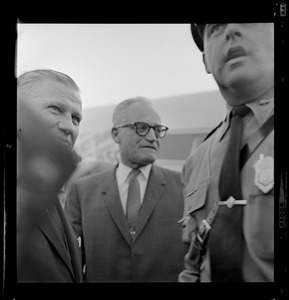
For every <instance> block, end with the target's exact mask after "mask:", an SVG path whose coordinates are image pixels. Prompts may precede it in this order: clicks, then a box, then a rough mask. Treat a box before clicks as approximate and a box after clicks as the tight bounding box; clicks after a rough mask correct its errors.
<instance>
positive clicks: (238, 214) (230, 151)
mask: <svg viewBox="0 0 289 300" xmlns="http://www.w3.org/2000/svg"><path fill="white" fill-rule="evenodd" d="M249 111H250V108H248V107H247V106H245V105H242V106H239V107H236V108H234V109H233V110H232V119H231V125H230V138H229V144H228V148H227V152H226V155H225V158H224V161H223V167H222V170H221V175H220V181H219V193H220V200H221V201H226V200H228V198H229V197H233V198H234V199H235V200H242V199H243V198H242V191H241V182H240V150H241V142H242V118H243V117H244V116H245V115H246V114H247V113H248V112H249ZM242 213H243V207H242V205H234V206H233V207H231V208H229V207H228V206H226V205H220V206H219V208H218V213H217V216H216V218H215V220H214V223H213V225H212V230H211V233H210V239H209V244H210V245H209V247H210V256H211V277H212V281H216V282H228V281H231V282H237V281H238V282H240V281H243V276H242V253H243V233H242Z"/></svg>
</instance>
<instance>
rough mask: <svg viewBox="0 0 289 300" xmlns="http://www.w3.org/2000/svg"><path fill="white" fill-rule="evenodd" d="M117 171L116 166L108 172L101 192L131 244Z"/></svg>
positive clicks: (110, 211) (119, 227) (114, 218)
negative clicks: (118, 185) (120, 195)
mask: <svg viewBox="0 0 289 300" xmlns="http://www.w3.org/2000/svg"><path fill="white" fill-rule="evenodd" d="M115 171H116V168H114V169H112V170H111V171H110V172H109V173H108V175H107V177H105V178H104V180H103V183H102V184H101V186H102V187H103V188H102V191H101V193H102V196H103V202H104V205H105V206H106V207H107V209H108V211H109V213H110V214H111V216H112V218H113V220H114V222H115V223H116V225H117V227H118V229H119V230H120V232H121V233H122V235H123V236H124V238H125V239H126V241H127V242H128V244H129V245H130V244H131V235H130V233H129V228H128V224H127V221H126V218H125V215H124V212H123V208H122V205H121V200H120V197H119V191H118V187H117V181H116V177H115Z"/></svg>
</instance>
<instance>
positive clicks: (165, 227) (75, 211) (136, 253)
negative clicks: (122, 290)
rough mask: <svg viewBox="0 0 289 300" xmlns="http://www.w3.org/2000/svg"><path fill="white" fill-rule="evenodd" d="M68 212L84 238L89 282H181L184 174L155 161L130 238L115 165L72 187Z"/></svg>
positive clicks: (71, 220)
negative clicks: (136, 223) (178, 279)
mask: <svg viewBox="0 0 289 300" xmlns="http://www.w3.org/2000/svg"><path fill="white" fill-rule="evenodd" d="M65 209H66V213H67V215H68V219H69V220H70V222H71V224H72V226H73V228H74V230H75V231H76V233H77V234H78V235H81V236H83V240H84V247H85V257H86V265H87V277H86V280H87V281H88V282H97V281H177V278H178V273H179V272H180V271H181V270H182V269H183V258H184V254H185V252H186V250H187V249H186V248H185V246H184V244H183V243H182V240H181V226H180V224H178V223H177V221H178V220H180V219H181V217H182V214H183V196H182V184H181V182H180V174H179V173H177V172H175V171H171V170H167V169H164V168H160V167H157V166H155V165H153V167H152V169H151V173H150V176H149V180H148V184H147V188H146V192H145V196H144V200H143V204H142V206H141V210H140V214H139V218H138V225H137V228H136V231H137V232H136V238H135V240H134V242H133V243H132V242H131V235H130V233H129V229H128V225H127V221H126V218H125V214H124V212H123V208H122V205H121V200H120V196H119V192H118V187H117V181H116V177H115V168H114V169H112V170H109V171H107V172H105V173H102V174H96V175H92V176H89V177H87V178H83V179H81V180H79V181H78V182H76V184H75V185H74V186H73V187H72V189H71V191H70V194H69V196H68V199H67V202H66V207H65Z"/></svg>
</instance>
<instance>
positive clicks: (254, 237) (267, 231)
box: [244, 186, 274, 259]
mask: <svg viewBox="0 0 289 300" xmlns="http://www.w3.org/2000/svg"><path fill="white" fill-rule="evenodd" d="M244 221H245V223H244V226H245V231H246V232H247V235H248V236H249V240H248V243H249V246H250V247H251V248H252V250H253V251H254V253H255V254H256V255H257V256H259V257H260V258H265V259H270V258H273V254H274V189H271V190H270V191H269V192H267V193H264V192H262V191H261V190H260V189H259V188H258V187H257V186H253V188H252V192H251V195H250V197H249V201H248V205H247V207H246V214H245V220H244Z"/></svg>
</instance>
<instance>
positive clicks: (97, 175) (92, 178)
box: [76, 170, 114, 187]
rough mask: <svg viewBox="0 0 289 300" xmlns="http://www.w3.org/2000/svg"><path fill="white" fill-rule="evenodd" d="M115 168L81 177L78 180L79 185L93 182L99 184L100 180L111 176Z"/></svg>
mask: <svg viewBox="0 0 289 300" xmlns="http://www.w3.org/2000/svg"><path fill="white" fill-rule="evenodd" d="M113 172H114V171H113V170H106V171H103V172H101V173H95V174H90V175H87V176H85V177H81V178H79V179H78V180H77V181H76V185H77V186H82V187H83V186H87V185H91V183H94V184H97V183H99V182H102V181H105V180H106V178H108V177H111V174H112V173H113Z"/></svg>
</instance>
